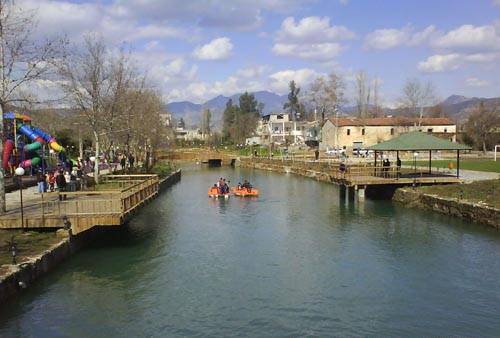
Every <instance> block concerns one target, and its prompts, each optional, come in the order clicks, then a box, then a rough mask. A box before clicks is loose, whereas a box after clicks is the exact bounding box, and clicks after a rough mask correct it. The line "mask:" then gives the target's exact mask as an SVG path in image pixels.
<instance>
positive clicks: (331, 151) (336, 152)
mask: <svg viewBox="0 0 500 338" xmlns="http://www.w3.org/2000/svg"><path fill="white" fill-rule="evenodd" d="M325 154H327V155H330V156H340V155H342V154H345V149H335V148H326V151H325Z"/></svg>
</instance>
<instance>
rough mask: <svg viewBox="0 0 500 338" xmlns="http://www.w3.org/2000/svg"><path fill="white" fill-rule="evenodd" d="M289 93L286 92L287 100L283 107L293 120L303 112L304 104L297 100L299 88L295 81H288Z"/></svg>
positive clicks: (298, 117)
mask: <svg viewBox="0 0 500 338" xmlns="http://www.w3.org/2000/svg"><path fill="white" fill-rule="evenodd" d="M289 87H290V93H288V102H285V104H284V105H283V109H285V110H287V111H288V113H289V114H290V116H291V117H292V119H293V120H294V121H296V120H298V119H300V118H301V116H302V114H303V112H304V105H303V104H301V103H300V101H299V93H300V88H299V87H297V85H296V84H295V81H293V80H292V81H290V85H289Z"/></svg>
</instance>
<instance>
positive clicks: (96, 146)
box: [94, 131, 99, 184]
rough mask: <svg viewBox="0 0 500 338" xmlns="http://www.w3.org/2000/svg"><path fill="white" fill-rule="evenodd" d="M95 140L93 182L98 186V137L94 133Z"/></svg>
mask: <svg viewBox="0 0 500 338" xmlns="http://www.w3.org/2000/svg"><path fill="white" fill-rule="evenodd" d="M94 139H95V161H94V181H95V184H99V135H98V134H97V132H95V131H94Z"/></svg>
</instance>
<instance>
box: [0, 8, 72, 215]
mask: <svg viewBox="0 0 500 338" xmlns="http://www.w3.org/2000/svg"><path fill="white" fill-rule="evenodd" d="M35 29H36V20H35V17H34V14H33V13H31V12H26V11H23V10H22V9H21V8H20V7H18V6H16V5H15V3H14V1H6V0H0V126H3V113H4V112H5V111H6V110H7V108H8V107H12V106H18V105H23V104H27V103H34V102H35V101H36V98H35V97H33V96H30V95H29V94H28V93H29V87H30V85H32V84H33V83H34V82H35V81H36V80H38V79H40V78H43V77H44V76H47V75H48V73H49V72H50V70H51V69H53V68H52V67H51V65H52V64H53V63H54V61H56V60H57V59H58V58H59V57H60V56H61V55H62V47H64V43H65V42H64V40H62V39H53V40H45V41H37V40H35V39H33V38H32V36H33V32H34V30H35ZM2 152H3V127H2V128H0V154H1V153H2ZM4 176H5V173H4V169H3V163H2V159H1V158H0V212H5V185H4Z"/></svg>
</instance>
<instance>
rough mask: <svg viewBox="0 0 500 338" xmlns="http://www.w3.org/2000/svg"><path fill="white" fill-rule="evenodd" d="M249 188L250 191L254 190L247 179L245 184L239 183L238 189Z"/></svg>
mask: <svg viewBox="0 0 500 338" xmlns="http://www.w3.org/2000/svg"><path fill="white" fill-rule="evenodd" d="M243 189H247V190H248V192H250V191H252V185H251V184H250V182H248V181H247V180H244V181H243V184H241V183H238V190H243Z"/></svg>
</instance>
